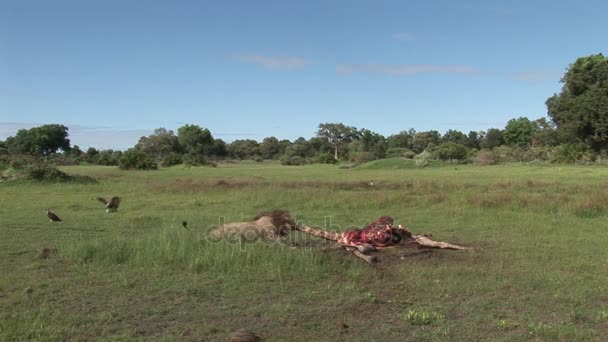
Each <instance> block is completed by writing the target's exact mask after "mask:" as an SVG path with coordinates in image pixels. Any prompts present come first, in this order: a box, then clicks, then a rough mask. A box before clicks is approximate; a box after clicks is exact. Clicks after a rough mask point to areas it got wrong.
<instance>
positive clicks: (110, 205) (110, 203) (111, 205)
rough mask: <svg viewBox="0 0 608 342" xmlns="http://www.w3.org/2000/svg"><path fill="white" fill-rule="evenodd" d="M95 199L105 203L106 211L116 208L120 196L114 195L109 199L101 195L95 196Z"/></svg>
mask: <svg viewBox="0 0 608 342" xmlns="http://www.w3.org/2000/svg"><path fill="white" fill-rule="evenodd" d="M97 200H98V201H99V202H101V203H103V204H105V205H106V213H109V212H112V211H116V210H118V206H119V205H120V197H118V196H114V197H112V198H111V199H110V200H109V201H108V200H106V199H105V198H102V197H97Z"/></svg>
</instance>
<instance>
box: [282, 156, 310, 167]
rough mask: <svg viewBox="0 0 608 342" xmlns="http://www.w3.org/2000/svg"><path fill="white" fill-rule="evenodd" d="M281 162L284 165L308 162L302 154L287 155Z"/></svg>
mask: <svg viewBox="0 0 608 342" xmlns="http://www.w3.org/2000/svg"><path fill="white" fill-rule="evenodd" d="M281 164H283V165H304V164H306V159H304V158H303V157H300V156H293V157H286V158H282V159H281Z"/></svg>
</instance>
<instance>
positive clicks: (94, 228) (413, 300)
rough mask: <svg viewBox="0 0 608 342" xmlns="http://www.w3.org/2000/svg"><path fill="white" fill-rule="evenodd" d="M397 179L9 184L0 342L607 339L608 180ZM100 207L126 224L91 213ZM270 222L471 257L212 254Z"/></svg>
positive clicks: (387, 168) (544, 170) (267, 171)
mask: <svg viewBox="0 0 608 342" xmlns="http://www.w3.org/2000/svg"><path fill="white" fill-rule="evenodd" d="M400 162H401V161H398V160H389V161H384V162H372V163H370V164H366V165H363V166H360V167H357V168H352V169H340V168H339V167H338V166H335V165H309V166H289V167H287V166H281V165H276V164H265V163H263V164H254V163H251V164H220V165H219V166H218V167H217V168H210V167H201V168H196V167H191V168H188V167H183V166H175V167H172V168H167V169H161V170H158V171H149V172H144V171H120V170H118V169H116V168H113V167H100V166H79V167H62V168H61V170H62V171H64V172H67V173H68V174H71V175H81V176H88V177H92V178H95V179H96V180H97V181H98V182H96V183H55V184H53V183H40V182H25V181H16V182H10V181H7V182H2V183H0V274H1V275H2V276H1V277H0V341H13V340H36V341H39V340H44V341H47V340H50V341H58V340H92V339H98V340H106V341H119V340H120V341H124V340H135V341H140V340H141V341H147V340H168V341H171V340H205V341H225V340H227V338H228V334H229V333H230V332H231V331H234V330H237V329H239V328H243V329H246V330H251V331H254V332H256V333H257V334H258V335H260V336H262V337H264V338H265V339H266V340H268V341H309V340H312V341H337V340H349V341H371V340H386V341H433V340H435V341H528V340H538V341H601V340H603V336H605V335H606V334H607V333H608V318H607V317H608V314H607V313H606V312H607V309H606V308H607V307H608V249H607V248H606V246H607V245H608V195H607V194H608V177H607V176H608V168H602V167H595V166H587V167H583V166H546V165H534V166H531V165H506V166H486V167H478V166H470V165H449V166H447V165H446V166H433V167H427V168H423V169H420V168H416V167H411V168H410V167H409V166H408V167H406V166H403V167H395V165H398V164H399V163H400ZM406 162H407V161H406ZM370 179H373V180H374V183H375V184H376V185H375V187H374V189H369V188H368V186H367V182H369V180H370ZM109 195H120V196H122V197H123V203H122V204H121V208H120V210H119V212H118V213H115V214H106V213H105V212H104V210H103V207H102V206H101V204H100V203H99V202H97V201H96V200H95V199H94V198H95V197H96V196H109ZM46 208H50V209H51V210H52V211H54V212H55V213H57V214H58V215H59V216H60V217H61V218H62V219H63V220H64V222H63V223H61V224H53V223H50V222H48V219H47V218H46V215H45V213H44V211H43V210H44V209H46ZM275 208H282V209H288V210H290V211H291V213H292V214H294V215H295V216H296V218H297V220H298V221H299V222H302V223H305V224H308V225H319V226H323V227H326V228H327V229H333V230H336V229H341V228H345V227H347V226H352V225H356V226H362V225H364V224H366V223H367V222H369V221H371V220H373V219H375V218H377V217H379V216H382V215H390V216H392V217H394V218H395V220H396V222H398V223H402V224H404V225H406V226H407V227H409V228H410V230H412V231H413V232H414V233H432V234H433V238H434V239H437V240H443V241H449V242H453V243H458V244H462V245H467V246H472V247H474V248H475V251H474V252H461V251H430V252H429V251H416V250H397V251H395V250H393V251H385V252H382V253H380V254H379V255H378V257H379V259H380V262H379V263H378V264H377V265H375V266H371V267H370V266H368V265H366V264H364V263H363V262H362V261H361V260H359V259H356V258H354V257H353V256H351V255H348V254H347V253H345V252H342V251H331V250H322V249H321V248H320V247H319V246H316V244H315V243H314V241H309V243H310V245H306V246H307V247H300V248H292V247H290V246H289V245H288V244H286V243H274V244H268V243H260V242H244V241H233V242H223V243H216V242H212V241H209V240H207V239H206V238H205V234H206V232H207V230H208V229H211V228H212V227H213V226H216V225H217V224H218V223H219V220H220V217H223V218H224V219H225V220H226V221H234V220H244V219H249V218H251V217H253V216H254V215H255V214H257V213H258V212H260V211H262V210H268V209H275ZM182 220H186V221H188V224H189V227H190V230H186V229H184V228H182V226H181V221H182ZM298 239H299V240H298V241H299V242H302V241H301V239H302V237H298ZM45 247H54V248H57V251H58V252H57V254H52V255H50V257H48V258H41V257H40V253H41V251H42V249H43V248H45ZM341 323H345V324H346V325H348V326H349V327H348V328H347V329H344V328H341V327H340V326H339V325H340V324H341Z"/></svg>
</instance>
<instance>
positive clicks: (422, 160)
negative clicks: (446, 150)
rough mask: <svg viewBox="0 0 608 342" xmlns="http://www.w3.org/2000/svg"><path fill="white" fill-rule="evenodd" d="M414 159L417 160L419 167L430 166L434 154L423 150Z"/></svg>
mask: <svg viewBox="0 0 608 342" xmlns="http://www.w3.org/2000/svg"><path fill="white" fill-rule="evenodd" d="M414 160H416V166H418V167H425V166H429V164H430V163H431V160H433V154H432V153H431V152H429V151H422V153H420V154H417V155H416V156H415V157H414Z"/></svg>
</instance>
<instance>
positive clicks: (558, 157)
mask: <svg viewBox="0 0 608 342" xmlns="http://www.w3.org/2000/svg"><path fill="white" fill-rule="evenodd" d="M585 152H586V148H585V145H583V144H563V145H559V146H557V147H555V151H554V152H553V158H552V160H551V161H553V162H555V163H564V164H574V163H576V162H577V161H579V160H582V159H583V157H584V156H585Z"/></svg>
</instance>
